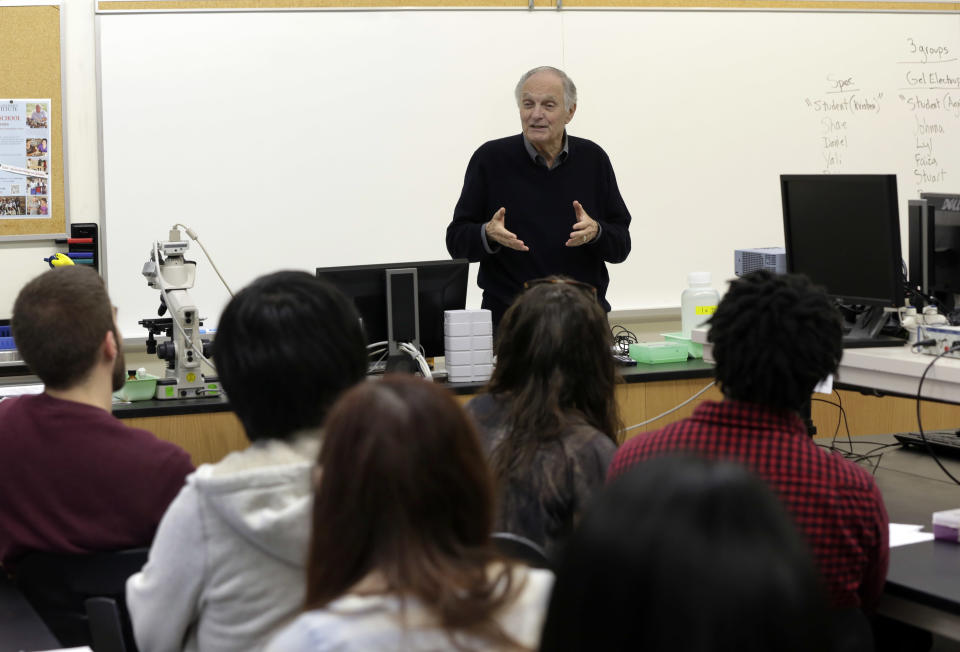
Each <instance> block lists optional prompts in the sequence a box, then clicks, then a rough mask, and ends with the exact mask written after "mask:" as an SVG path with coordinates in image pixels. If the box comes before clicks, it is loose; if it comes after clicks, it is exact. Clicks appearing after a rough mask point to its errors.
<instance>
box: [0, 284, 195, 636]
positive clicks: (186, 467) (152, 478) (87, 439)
mask: <svg viewBox="0 0 960 652" xmlns="http://www.w3.org/2000/svg"><path fill="white" fill-rule="evenodd" d="M11 326H12V330H13V336H14V341H15V343H16V346H17V350H18V351H19V352H20V355H21V356H22V357H23V360H24V362H25V363H26V364H27V366H28V367H29V368H30V371H32V372H33V373H34V374H36V375H37V376H39V377H40V380H41V381H43V383H44V391H43V393H42V394H37V395H32V396H21V397H19V398H9V399H6V400H3V401H2V402H0V494H2V496H3V498H2V500H0V564H2V565H3V570H6V571H11V572H13V574H14V575H16V570H17V562H18V560H20V559H22V558H23V557H24V555H27V554H29V553H30V552H47V553H60V554H65V555H82V554H86V553H94V552H105V551H113V550H119V549H124V548H134V547H141V546H146V545H148V544H149V543H150V541H151V540H152V539H153V535H154V531H155V530H156V528H157V524H158V523H159V522H160V518H161V516H162V515H163V513H164V510H165V509H166V508H167V505H168V504H169V503H170V501H171V500H173V498H174V497H175V496H176V495H177V492H178V491H180V488H181V487H182V486H183V481H184V478H185V477H186V476H187V474H189V473H190V472H192V471H193V464H191V462H190V457H189V456H188V455H187V453H186V452H184V451H183V450H182V449H181V448H179V447H177V446H175V445H174V444H171V443H169V442H165V441H161V440H159V439H157V438H156V437H155V436H154V435H153V434H152V433H150V432H148V431H146V430H141V429H139V428H130V427H129V426H126V425H124V424H123V422H121V421H120V420H118V419H116V418H115V417H114V416H113V415H112V414H111V407H112V393H113V391H114V390H117V389H119V388H120V387H122V386H123V383H124V380H125V379H126V372H125V369H124V366H125V365H124V358H123V349H122V345H123V340H122V338H121V337H120V332H119V330H118V329H117V325H116V314H115V310H114V308H113V306H112V305H111V303H110V297H109V296H107V290H106V288H105V287H104V284H103V280H102V279H101V278H100V276H99V275H98V274H97V273H96V272H95V271H94V270H93V269H90V268H87V267H79V266H70V267H61V268H57V269H53V270H49V271H47V272H45V273H44V274H41V275H40V276H38V277H36V278H34V279H33V280H32V281H30V282H29V283H27V284H26V285H25V286H24V287H23V289H22V290H21V291H20V293H19V294H18V295H17V298H16V301H15V302H14V305H13V319H12V321H11ZM0 572H2V570H0ZM24 590H25V592H27V593H32V589H31V588H30V587H24ZM34 606H35V607H37V608H38V610H39V611H40V613H41V614H43V615H44V617H45V618H47V619H48V625H49V626H50V627H51V629H52V630H53V631H54V633H55V634H56V635H57V636H58V638H60V639H61V643H63V644H64V645H81V644H89V642H90V641H89V633H88V632H87V631H86V629H85V628H82V629H79V630H78V629H77V627H76V622H77V620H78V619H77V618H69V617H61V616H65V614H58V613H53V612H51V613H50V614H48V613H47V611H46V608H45V607H44V605H38V604H35V605H34ZM60 607H61V608H63V609H67V606H66V605H62V604H61V605H60ZM51 609H52V606H51ZM67 610H69V611H70V612H71V613H75V614H82V613H84V608H83V605H82V604H80V603H79V602H78V603H77V604H75V605H72V607H71V608H69V609H67ZM54 611H55V610H54ZM71 623H73V625H71Z"/></svg>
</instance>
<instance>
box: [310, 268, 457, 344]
mask: <svg viewBox="0 0 960 652" xmlns="http://www.w3.org/2000/svg"><path fill="white" fill-rule="evenodd" d="M468 270H469V262H468V261H467V260H465V259H455V260H434V261H425V262H416V263H382V264H377V265H350V266H346V267H318V268H317V277H318V278H322V279H325V280H327V281H328V282H330V283H331V284H333V285H334V286H336V287H337V288H339V289H340V291H341V292H343V293H344V294H346V295H347V296H348V297H350V298H351V299H353V303H354V305H355V306H356V307H357V311H358V312H359V313H360V317H361V318H362V319H363V327H364V330H365V331H366V334H367V342H368V343H371V344H373V343H376V342H384V341H386V342H390V343H391V345H396V344H397V343H399V342H410V341H414V340H415V339H416V338H417V337H419V344H420V346H422V347H423V350H424V355H425V356H426V357H428V358H429V357H436V356H442V355H443V354H444V342H443V311H444V310H462V309H463V308H464V307H466V304H467V277H468ZM388 279H389V280H390V290H389V291H388ZM391 328H392V330H393V333H394V339H393V340H392V341H391V338H390V337H389V332H390V330H391ZM391 351H392V352H393V346H391Z"/></svg>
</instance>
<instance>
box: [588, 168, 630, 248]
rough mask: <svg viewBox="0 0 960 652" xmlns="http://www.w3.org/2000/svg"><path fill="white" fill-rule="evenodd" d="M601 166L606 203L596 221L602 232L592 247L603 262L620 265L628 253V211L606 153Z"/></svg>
mask: <svg viewBox="0 0 960 652" xmlns="http://www.w3.org/2000/svg"><path fill="white" fill-rule="evenodd" d="M603 165H604V174H605V177H606V178H605V179H604V184H605V186H606V201H605V205H604V210H603V213H602V215H601V218H600V219H598V220H597V221H598V222H599V223H600V226H601V228H602V229H603V232H602V233H601V234H600V237H599V238H598V239H597V241H596V242H595V243H594V245H595V246H596V247H598V248H599V250H600V257H601V258H603V260H604V261H606V262H608V263H622V262H623V261H624V260H626V259H627V255H628V254H629V253H630V230H629V229H630V211H628V210H627V205H626V204H625V203H624V201H623V197H621V196H620V188H619V187H618V186H617V177H616V175H615V174H614V173H613V165H611V163H610V158H609V157H608V156H607V155H606V153H603ZM591 217H592V216H591Z"/></svg>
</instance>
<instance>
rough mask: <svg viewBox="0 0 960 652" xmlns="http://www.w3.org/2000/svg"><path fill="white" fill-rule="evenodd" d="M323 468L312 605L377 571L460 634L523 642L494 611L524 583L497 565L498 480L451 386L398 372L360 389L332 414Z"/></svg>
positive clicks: (310, 576)
mask: <svg viewBox="0 0 960 652" xmlns="http://www.w3.org/2000/svg"><path fill="white" fill-rule="evenodd" d="M318 464H319V481H318V484H317V488H316V492H315V496H314V505H313V535H312V539H311V544H310V558H309V561H308V569H307V596H306V608H307V609H317V608H322V607H324V606H325V605H327V604H328V603H330V602H331V601H333V600H335V599H336V598H339V597H340V596H342V595H344V594H345V593H347V592H348V590H349V589H350V588H351V587H352V586H354V585H355V584H356V583H357V582H359V581H360V580H361V579H363V578H364V577H366V576H367V575H368V574H369V573H371V572H374V571H376V572H378V573H379V574H380V575H382V577H383V578H384V580H385V581H386V591H388V592H389V593H391V594H397V595H401V596H412V597H415V598H417V599H419V600H420V601H421V602H422V603H423V604H424V605H427V606H429V607H431V608H433V609H434V610H435V611H436V613H437V615H438V617H439V621H440V623H441V625H442V626H443V627H444V628H445V629H446V630H447V632H448V633H450V635H451V640H452V641H453V640H454V639H453V635H454V634H456V633H467V634H472V635H475V636H479V637H482V638H486V639H488V640H490V641H491V642H494V643H496V644H497V645H498V646H500V647H504V648H515V647H518V646H517V645H516V643H515V642H514V641H512V640H511V639H510V638H509V637H508V636H507V635H506V634H505V633H504V632H503V631H502V629H501V628H500V627H499V626H498V625H497V623H496V622H495V621H494V619H493V616H494V614H495V613H496V612H497V611H498V610H499V609H500V608H501V607H503V606H504V605H505V604H507V603H508V602H510V601H511V600H512V599H513V597H514V595H515V594H516V591H517V590H518V588H519V587H518V586H517V585H516V583H515V582H512V577H513V569H512V567H511V565H510V564H508V563H503V564H502V566H500V570H499V571H498V572H495V573H492V572H491V568H490V565H491V564H492V563H493V562H495V561H497V560H499V557H498V555H497V553H496V551H495V549H494V548H493V546H492V544H491V541H490V532H491V529H492V526H493V481H492V478H491V477H490V471H489V469H488V467H487V465H486V462H485V460H484V456H483V451H482V449H481V446H480V441H479V438H478V436H477V433H476V431H475V430H474V429H473V426H472V425H471V424H470V421H469V420H468V418H467V416H466V414H465V413H464V412H463V410H462V409H461V408H460V406H459V405H457V403H456V402H455V401H454V400H453V397H452V396H451V395H450V394H449V392H447V391H446V390H444V389H441V388H439V387H437V386H435V385H433V384H432V383H429V382H426V381H423V380H417V379H414V378H409V377H397V376H394V377H391V376H387V377H385V378H384V379H383V380H381V381H377V382H367V383H362V384H360V385H358V386H356V387H354V388H353V389H351V390H349V391H348V392H346V393H345V394H344V395H343V397H342V398H341V399H340V400H339V401H338V402H337V403H336V404H335V405H334V407H333V409H332V410H331V411H330V414H329V415H328V418H327V421H326V427H325V435H324V442H323V446H322V448H321V451H320V456H319V459H318ZM454 644H455V643H454Z"/></svg>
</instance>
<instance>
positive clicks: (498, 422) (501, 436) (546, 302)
mask: <svg viewBox="0 0 960 652" xmlns="http://www.w3.org/2000/svg"><path fill="white" fill-rule="evenodd" d="M527 285H528V289H527V290H526V291H524V293H523V294H521V295H520V296H519V297H518V298H517V300H516V301H515V302H514V303H513V305H512V306H510V308H509V309H508V310H507V312H506V314H505V315H504V317H503V320H502V321H501V322H500V326H499V328H498V330H497V341H496V345H495V349H496V354H497V365H496V368H495V369H494V372H493V376H492V377H491V379H490V382H489V383H488V385H487V388H486V392H485V393H484V394H481V395H480V396H478V397H476V398H475V399H473V400H472V401H470V403H469V404H468V405H467V411H468V412H469V413H470V414H471V416H472V417H473V418H474V420H475V421H476V423H477V426H478V428H479V430H480V435H481V438H482V440H483V442H484V445H485V447H486V449H487V452H488V454H489V456H490V460H491V466H492V467H493V471H494V476H495V478H496V480H497V485H498V487H497V488H498V494H499V499H500V500H499V509H498V514H497V520H496V529H497V530H503V531H506V532H512V533H514V534H519V535H521V536H524V537H527V538H528V539H531V540H533V541H534V542H536V543H538V544H540V545H541V546H545V547H547V549H548V550H549V549H550V548H552V547H553V545H554V544H555V543H557V542H559V541H562V540H563V539H564V538H565V537H566V536H568V535H569V534H570V532H571V531H572V530H573V526H574V524H575V523H576V521H577V519H578V518H579V516H580V513H581V512H582V510H583V509H584V508H585V506H586V504H587V502H588V500H589V499H590V496H591V495H592V493H593V492H594V491H595V490H596V489H598V488H599V487H600V486H602V485H603V482H604V479H605V477H606V472H607V466H608V465H609V464H610V459H611V458H612V457H613V454H614V452H615V451H616V447H617V438H618V436H619V435H620V432H621V430H622V425H621V423H620V419H619V416H618V414H617V404H616V401H615V399H614V384H615V381H616V369H615V367H614V363H613V358H612V357H611V355H610V346H611V345H612V343H613V341H612V336H611V334H610V327H609V325H608V323H607V316H606V313H604V311H603V308H601V307H600V304H599V303H597V297H596V291H595V290H594V289H593V288H592V287H591V286H589V285H586V284H583V283H579V282H577V281H572V280H570V279H566V278H562V277H551V278H547V279H541V280H539V281H531V282H529V283H528V284H527Z"/></svg>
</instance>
